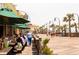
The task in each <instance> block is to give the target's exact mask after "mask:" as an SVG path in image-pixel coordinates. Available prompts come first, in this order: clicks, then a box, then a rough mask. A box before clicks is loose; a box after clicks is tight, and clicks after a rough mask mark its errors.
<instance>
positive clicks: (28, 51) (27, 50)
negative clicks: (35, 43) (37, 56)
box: [17, 46, 32, 55]
mask: <svg viewBox="0 0 79 59" xmlns="http://www.w3.org/2000/svg"><path fill="white" fill-rule="evenodd" d="M17 55H32V46H27V47H25V48H24V50H23V51H22V53H19V54H17Z"/></svg>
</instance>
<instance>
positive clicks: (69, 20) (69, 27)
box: [69, 18, 71, 37]
mask: <svg viewBox="0 0 79 59" xmlns="http://www.w3.org/2000/svg"><path fill="white" fill-rule="evenodd" d="M69 36H70V37H71V20H70V18H69Z"/></svg>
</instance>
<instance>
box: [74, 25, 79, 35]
mask: <svg viewBox="0 0 79 59" xmlns="http://www.w3.org/2000/svg"><path fill="white" fill-rule="evenodd" d="M75 32H76V34H77V33H78V31H77V25H76V24H75Z"/></svg>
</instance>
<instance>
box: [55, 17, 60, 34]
mask: <svg viewBox="0 0 79 59" xmlns="http://www.w3.org/2000/svg"><path fill="white" fill-rule="evenodd" d="M56 19H58V21H59V33H60V19H59V18H58V17H55V18H54V21H56Z"/></svg>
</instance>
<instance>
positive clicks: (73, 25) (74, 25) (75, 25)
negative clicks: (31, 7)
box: [71, 23, 78, 34]
mask: <svg viewBox="0 0 79 59" xmlns="http://www.w3.org/2000/svg"><path fill="white" fill-rule="evenodd" d="M71 27H75V33H76V34H77V33H78V31H77V24H76V23H74V24H72V25H71Z"/></svg>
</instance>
